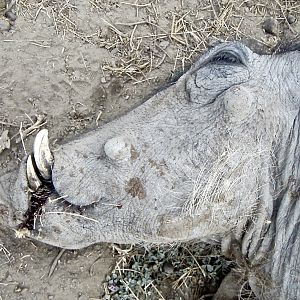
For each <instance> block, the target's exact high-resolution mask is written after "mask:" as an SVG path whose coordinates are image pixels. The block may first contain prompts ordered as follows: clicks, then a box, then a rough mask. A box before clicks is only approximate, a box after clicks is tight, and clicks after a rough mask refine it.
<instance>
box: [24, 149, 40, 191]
mask: <svg viewBox="0 0 300 300" xmlns="http://www.w3.org/2000/svg"><path fill="white" fill-rule="evenodd" d="M32 160H33V158H32V155H31V154H30V155H29V156H28V158H27V163H26V173H27V181H28V186H29V187H30V188H31V189H32V190H34V191H36V190H37V189H38V188H39V187H40V186H41V185H42V182H41V181H40V179H39V177H38V176H37V174H36V172H35V169H34V166H33V162H32Z"/></svg>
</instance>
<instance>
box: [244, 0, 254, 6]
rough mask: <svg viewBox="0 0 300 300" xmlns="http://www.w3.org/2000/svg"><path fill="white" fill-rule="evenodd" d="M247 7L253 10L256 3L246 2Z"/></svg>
mask: <svg viewBox="0 0 300 300" xmlns="http://www.w3.org/2000/svg"><path fill="white" fill-rule="evenodd" d="M245 5H246V6H247V7H248V8H251V7H253V6H254V1H252V0H248V1H246V2H245Z"/></svg>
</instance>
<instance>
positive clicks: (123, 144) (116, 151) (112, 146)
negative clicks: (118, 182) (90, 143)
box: [104, 136, 131, 161]
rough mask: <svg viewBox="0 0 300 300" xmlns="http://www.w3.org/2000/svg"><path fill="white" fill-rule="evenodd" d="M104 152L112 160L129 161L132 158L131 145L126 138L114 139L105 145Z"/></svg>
mask: <svg viewBox="0 0 300 300" xmlns="http://www.w3.org/2000/svg"><path fill="white" fill-rule="evenodd" d="M104 152H105V154H106V155H107V156H108V157H109V158H110V159H112V160H117V161H121V160H128V159H130V157H131V143H130V141H129V140H128V139H127V138H126V137H122V136H118V137H114V138H111V139H109V140H108V141H107V142H106V143H105V145H104Z"/></svg>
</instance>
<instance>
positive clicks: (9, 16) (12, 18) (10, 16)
mask: <svg viewBox="0 0 300 300" xmlns="http://www.w3.org/2000/svg"><path fill="white" fill-rule="evenodd" d="M5 17H6V18H7V19H9V20H10V21H12V22H14V21H16V19H17V16H16V14H14V13H13V12H11V11H8V12H7V13H6V14H5Z"/></svg>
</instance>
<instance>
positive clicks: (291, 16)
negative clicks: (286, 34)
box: [286, 14, 297, 24]
mask: <svg viewBox="0 0 300 300" xmlns="http://www.w3.org/2000/svg"><path fill="white" fill-rule="evenodd" d="M286 19H287V21H288V22H289V24H293V23H295V22H296V21H297V19H296V17H295V16H294V15H291V14H288V15H287V17H286Z"/></svg>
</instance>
